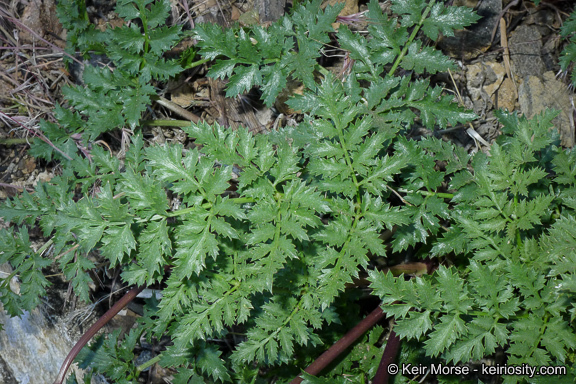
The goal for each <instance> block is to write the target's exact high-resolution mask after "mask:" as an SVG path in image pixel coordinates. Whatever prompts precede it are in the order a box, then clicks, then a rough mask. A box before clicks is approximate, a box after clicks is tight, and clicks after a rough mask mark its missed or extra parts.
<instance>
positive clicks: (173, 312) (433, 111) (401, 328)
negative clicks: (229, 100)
mask: <svg viewBox="0 0 576 384" xmlns="http://www.w3.org/2000/svg"><path fill="white" fill-rule="evenodd" d="M319 5H320V1H319V0H317V1H314V2H312V3H310V4H303V5H299V6H297V7H296V9H295V10H294V11H293V13H292V15H290V16H286V17H284V18H282V19H280V20H279V21H278V22H276V23H274V24H272V25H270V26H269V27H268V28H263V27H254V28H239V27H234V28H229V29H226V30H223V29H222V28H220V27H218V26H214V25H201V26H198V27H197V28H196V29H195V30H194V31H193V36H194V38H195V39H197V40H198V41H199V44H198V45H199V53H200V54H201V55H202V56H203V58H204V60H213V64H212V66H211V69H210V71H209V75H210V76H213V77H219V78H228V79H229V84H228V89H227V94H228V95H229V96H235V95H238V94H240V93H242V92H245V91H247V90H249V89H251V88H252V87H254V86H259V87H260V89H261V90H262V92H263V96H262V97H263V99H264V101H265V103H266V104H268V105H270V104H272V103H273V102H274V100H275V99H276V97H277V96H278V95H279V94H280V92H281V91H282V89H283V88H285V86H286V84H287V82H288V81H289V80H291V79H296V80H299V81H301V82H302V83H303V84H304V86H305V91H304V92H303V94H302V95H295V96H293V97H292V98H291V99H290V100H289V101H288V104H289V105H290V107H292V108H293V109H294V110H298V111H300V112H301V113H302V114H303V121H302V122H301V123H300V124H299V125H298V126H297V127H286V128H283V129H280V130H278V131H275V132H271V133H270V134H266V135H254V134H252V133H250V132H249V131H248V130H247V129H245V128H239V129H237V130H231V129H226V128H225V127H222V126H220V125H218V124H213V125H208V124H206V123H198V124H191V125H190V126H188V127H184V128H183V130H184V132H185V133H186V134H187V135H188V136H189V137H190V138H191V139H193V140H194V142H195V146H194V147H193V148H192V149H188V148H185V147H183V146H181V145H162V146H159V145H156V146H148V147H146V146H145V145H144V140H143V135H142V133H138V132H136V133H135V134H134V136H133V137H132V141H131V144H130V145H129V149H128V150H127V152H126V156H125V159H123V161H122V162H121V161H120V160H119V159H117V158H115V157H113V156H111V155H110V154H109V153H108V152H105V151H104V150H102V149H100V148H98V147H96V146H93V147H92V148H90V152H89V156H87V154H88V153H87V151H86V148H89V147H90V145H91V143H92V140H93V139H96V138H97V137H98V136H99V135H100V134H101V133H103V132H106V131H109V130H112V129H115V128H122V127H130V128H136V127H138V125H139V120H140V118H141V115H142V112H143V111H144V109H145V107H146V106H147V104H148V103H149V102H150V99H151V96H152V95H153V94H154V88H153V83H152V82H153V81H160V80H165V79H167V78H168V77H171V76H174V75H177V74H178V73H179V72H180V71H181V70H182V69H181V67H179V65H178V64H177V62H176V61H168V60H165V59H164V58H163V57H162V53H163V52H164V51H165V50H167V49H168V48H170V47H171V46H172V45H174V44H175V43H176V42H177V41H178V40H179V39H180V38H181V37H182V33H181V32H180V29H179V28H178V27H170V28H168V27H165V26H163V22H164V20H165V19H166V18H167V15H168V10H169V6H168V4H167V3H166V2H164V1H157V2H154V1H148V0H146V1H144V0H142V1H138V0H136V1H128V0H123V1H119V2H118V4H117V12H118V14H119V15H120V16H121V17H123V18H124V19H126V20H128V21H131V23H127V24H126V25H124V26H123V27H120V28H116V29H113V30H109V31H107V32H101V33H102V34H103V35H101V36H100V38H99V39H94V40H92V43H90V40H88V39H87V37H86V36H89V35H90V33H92V32H93V30H92V29H91V27H90V26H87V25H86V24H85V23H84V21H82V20H81V19H82V17H84V16H82V15H84V13H83V12H84V11H82V7H81V4H80V3H78V2H63V3H62V4H61V5H60V7H61V9H62V11H61V14H62V17H63V19H64V20H65V22H66V23H67V25H68V26H69V28H71V29H73V28H75V29H74V31H75V32H74V34H73V36H75V37H74V39H73V40H71V42H72V43H74V44H76V46H77V49H79V50H81V51H87V50H89V49H90V50H97V51H99V52H102V53H105V54H106V55H107V56H108V58H109V59H111V60H112V63H113V66H114V70H113V71H112V70H110V69H109V68H94V67H92V68H87V69H86V71H85V72H84V81H85V86H83V87H81V86H77V87H73V88H69V89H68V90H67V91H66V92H65V96H66V97H67V100H68V103H69V105H70V106H71V107H72V108H71V109H68V108H62V107H58V108H57V110H56V113H57V117H58V123H49V122H44V123H43V124H42V128H43V130H44V132H45V134H46V136H47V137H48V138H49V139H50V140H52V142H54V143H55V144H57V145H59V146H60V148H62V149H63V150H64V152H65V153H67V154H68V155H69V156H70V157H71V158H72V161H68V162H66V163H64V164H63V165H64V171H63V173H62V175H60V176H58V177H56V178H54V179H53V180H51V181H50V182H49V183H40V184H39V185H38V186H37V188H36V190H35V192H34V193H32V194H28V193H24V194H22V195H21V196H19V197H16V198H14V199H11V200H9V201H7V202H6V203H5V204H4V205H3V206H0V216H2V217H3V218H4V220H5V221H6V222H10V223H12V227H11V228H9V229H7V230H3V231H2V232H1V233H0V258H1V261H2V262H8V263H10V265H11V267H12V269H13V272H12V274H11V275H10V276H8V277H3V276H2V277H1V278H0V294H1V296H0V300H1V301H2V303H3V305H4V307H5V308H7V309H8V310H9V312H10V313H11V314H13V315H17V314H19V313H21V311H22V310H29V309H31V308H33V307H34V306H36V305H37V304H38V303H39V300H40V297H41V296H42V295H44V294H45V289H46V286H47V284H48V281H47V280H46V278H45V277H44V276H43V274H42V272H43V269H44V268H46V267H47V266H49V265H51V264H57V268H59V269H60V270H62V272H63V274H64V276H65V277H66V279H67V280H68V281H70V282H71V284H72V287H73V289H74V291H75V292H76V294H77V295H79V296H80V298H82V299H83V300H86V301H88V300H89V299H90V292H89V288H88V287H89V285H88V283H89V274H88V273H87V271H89V270H91V269H93V268H95V265H94V263H95V261H97V262H98V263H103V264H105V265H107V266H110V267H112V268H114V267H116V268H119V269H121V271H122V274H121V276H122V280H123V282H124V283H126V284H131V285H132V284H134V285H150V286H153V287H155V288H158V287H159V289H161V291H162V299H161V300H160V301H159V302H158V303H155V304H154V305H150V306H149V307H147V310H146V312H145V314H144V316H143V318H142V320H141V321H140V323H139V325H138V327H137V328H136V329H134V330H132V331H131V332H130V333H129V334H128V335H127V336H125V338H124V339H123V340H120V337H119V334H118V333H113V334H112V335H109V337H108V339H107V340H106V341H100V342H98V343H96V344H95V345H94V346H93V347H92V348H91V350H88V349H86V350H85V352H84V354H83V356H82V357H81V359H80V360H82V361H84V364H85V365H90V366H91V367H92V368H93V370H94V371H95V372H100V373H103V374H105V375H106V376H107V377H109V378H110V379H111V380H113V381H114V382H136V381H137V380H138V376H139V374H140V368H137V367H135V366H134V362H133V360H134V358H135V356H134V349H135V348H137V345H138V344H139V342H140V339H141V336H142V337H146V338H147V339H148V341H149V342H150V341H152V340H153V339H156V340H158V339H160V338H161V337H166V336H167V337H169V338H170V339H171V342H172V343H171V345H170V347H168V348H167V349H166V350H164V351H162V352H161V356H160V364H162V365H164V366H171V367H175V368H177V369H178V370H179V373H178V374H176V376H175V379H174V382H178V383H200V382H206V383H212V382H269V381H278V382H280V381H288V380H290V379H291V378H292V377H294V376H295V375H297V374H299V373H300V371H301V369H302V368H304V367H305V366H306V365H307V364H309V363H311V362H312V361H313V360H314V359H315V357H317V356H318V355H319V354H320V353H321V351H322V350H324V349H325V348H326V346H328V345H330V344H332V343H334V342H335V341H336V340H338V339H339V338H340V337H342V336H343V335H344V334H345V333H346V332H347V331H348V330H349V329H350V328H351V327H352V326H353V325H354V324H355V323H356V322H357V321H358V320H359V318H358V313H359V311H358V310H354V311H351V310H350V308H352V307H354V305H355V298H357V295H355V294H353V293H354V292H355V291H356V290H355V288H354V284H355V282H356V281H358V279H359V278H361V277H363V276H366V275H368V276H369V280H370V282H371V288H372V290H373V294H374V295H376V296H378V297H379V298H380V299H381V300H382V303H383V307H382V308H383V310H384V311H385V312H386V313H387V314H389V315H393V316H394V317H395V318H396V326H395V331H396V333H397V334H398V335H399V336H400V337H401V338H403V339H405V340H411V341H412V342H413V343H419V345H420V346H421V348H422V350H423V353H421V354H413V355H411V356H410V357H408V358H406V360H404V361H410V362H414V363H416V362H417V361H418V360H419V359H420V361H430V360H426V359H437V360H439V361H444V362H450V363H463V364H466V363H468V362H469V361H470V360H479V359H482V358H484V357H486V356H489V355H492V354H494V353H495V352H496V351H497V350H498V349H501V350H504V352H505V354H506V358H507V361H508V363H509V364H514V365H521V364H530V365H546V364H553V365H558V364H573V363H574V350H575V349H576V338H575V336H574V332H573V328H572V327H571V325H570V324H571V322H572V321H573V320H574V318H575V317H576V308H574V304H573V299H572V298H573V295H574V292H576V280H575V279H574V277H573V272H574V265H576V263H575V262H576V257H575V256H574V247H575V245H576V236H574V234H573V233H572V232H573V231H572V228H573V226H574V223H575V221H576V213H575V212H574V211H575V210H576V200H575V199H576V168H575V166H574V164H576V161H575V160H576V158H575V156H576V155H574V152H568V151H563V150H561V149H559V148H557V147H556V146H555V144H556V141H555V139H554V137H553V136H551V135H550V134H549V133H548V128H549V126H550V121H551V119H552V118H553V115H552V114H544V115H542V116H540V117H538V118H536V119H534V120H531V121H527V120H525V119H519V118H518V117H517V116H515V115H505V114H500V115H499V116H498V117H499V119H500V122H501V123H502V124H503V129H502V131H503V135H502V136H501V137H500V138H499V140H498V142H497V143H494V144H493V145H492V147H491V148H490V151H489V154H484V153H478V154H476V155H474V156H471V155H469V154H468V153H467V152H466V151H465V150H464V149H462V148H459V147H455V146H454V145H452V144H450V143H446V142H444V141H440V140H437V139H432V138H428V139H422V140H419V141H416V140H413V139H410V138H407V137H405V136H403V135H402V133H405V132H407V130H408V129H409V128H411V127H413V126H416V125H417V126H421V127H425V128H429V129H434V128H436V127H446V126H449V125H450V126H454V125H456V124H458V123H464V122H467V121H469V120H471V119H473V118H475V116H474V114H472V113H470V112H467V111H465V110H463V109H461V108H459V107H457V106H456V105H455V104H454V103H453V100H452V99H453V98H452V96H450V95H446V94H445V93H444V92H443V90H442V88H441V87H439V86H435V87H432V86H430V81H429V80H427V79H426V78H425V75H427V74H434V73H437V72H439V71H445V70H447V69H448V68H450V67H451V65H452V62H451V61H450V60H449V59H448V58H446V57H445V56H443V55H442V54H441V53H440V52H439V51H437V50H435V49H434V48H433V47H432V46H428V45H426V44H424V43H423V42H422V40H417V39H416V37H418V36H420V33H421V34H422V35H423V36H425V37H426V38H429V39H431V40H433V41H436V40H437V39H438V38H439V35H440V34H443V35H451V34H452V33H453V30H454V29H456V28H462V27H465V26H467V25H469V24H470V23H472V22H474V21H475V20H477V16H475V15H474V14H473V13H472V12H471V11H469V10H467V9H464V8H458V7H452V6H447V5H446V4H444V3H442V2H437V1H430V2H428V3H427V2H426V1H423V0H419V1H407V0H396V1H393V2H392V7H391V10H392V15H390V17H389V16H388V15H385V14H383V13H382V11H381V9H380V6H379V4H378V3H377V2H376V1H372V2H370V4H369V5H368V9H369V13H368V18H369V20H370V21H371V22H370V23H369V26H368V37H365V36H364V35H360V34H358V33H356V32H353V31H352V30H351V29H349V28H348V27H347V26H345V25H341V26H340V28H339V31H338V32H337V33H336V34H335V37H334V38H335V39H336V41H335V42H333V41H331V34H334V31H333V29H332V23H333V22H335V21H336V17H337V15H338V12H339V7H334V8H331V7H327V8H326V9H324V10H319ZM67 9H68V10H76V11H75V12H76V13H73V12H72V11H70V13H69V15H68V16H65V15H64V13H65V10H67ZM91 31H92V32H91ZM94 33H96V32H94ZM328 43H330V44H336V45H337V46H339V47H340V49H341V50H342V51H344V53H345V60H344V61H345V63H346V68H347V70H346V71H343V73H341V74H340V75H339V77H337V76H335V75H333V74H331V73H330V72H329V71H328V70H326V69H325V68H322V67H321V66H320V65H319V64H318V62H317V59H318V58H319V56H320V54H321V52H322V49H323V47H324V45H325V44H328ZM186 60H188V59H186ZM183 61H185V60H183ZM401 73H402V74H403V75H400V74H401ZM71 134H76V135H75V136H74V137H75V138H76V141H75V140H73V139H72V138H70V137H71V136H70V135H71ZM78 134H82V140H81V141H82V142H81V141H80V140H78V136H79V135H78ZM33 151H34V153H35V154H36V155H38V156H42V157H45V158H49V159H50V158H52V157H54V153H53V152H52V149H51V148H50V147H48V146H46V145H35V147H34V148H33ZM78 152H80V153H78ZM232 187H233V188H232ZM447 189H448V190H447ZM171 197H177V198H178V199H179V201H180V204H179V207H178V208H173V207H172V205H171V204H170V198H171ZM36 224H37V225H39V226H40V228H41V229H42V232H43V235H44V236H46V237H50V245H52V246H53V247H52V248H51V249H50V252H44V251H46V249H48V247H45V249H41V250H38V251H37V252H36V251H34V252H33V251H32V250H31V241H30V239H29V235H28V233H29V231H28V228H29V227H32V226H34V225H36ZM387 231H390V232H389V233H393V236H392V237H391V238H390V239H388V238H389V236H383V234H385V232H387ZM407 251H408V252H410V254H416V255H426V256H430V257H433V258H434V259H435V260H436V261H437V262H438V264H439V265H440V266H439V267H438V268H437V270H436V271H435V272H434V273H433V274H431V275H426V276H422V277H417V278H412V279H408V278H407V277H406V276H400V277H398V276H396V277H395V276H393V275H392V274H391V273H384V272H382V271H378V270H377V269H376V268H375V265H377V263H376V261H377V260H378V259H385V260H386V261H387V262H388V263H389V264H392V263H394V261H393V260H394V257H390V256H393V253H399V255H395V256H396V258H398V256H399V257H400V258H408V259H409V258H410V256H408V253H407ZM15 277H18V278H19V279H20V283H21V285H20V292H19V294H17V293H16V292H14V291H13V290H12V289H11V288H10V282H11V281H12V280H13V278H15ZM382 335H383V329H382V328H380V327H376V328H374V329H373V330H372V331H370V332H369V333H368V335H367V336H365V337H364V338H363V339H362V340H360V341H359V343H358V344H356V345H355V346H353V347H352V348H351V349H350V350H349V351H348V353H347V354H346V355H345V356H344V357H342V359H341V360H340V361H339V362H335V363H334V364H333V365H332V366H331V367H330V369H328V370H327V372H326V373H325V375H324V377H322V378H314V377H312V376H307V377H306V380H307V381H308V382H314V383H315V382H345V381H346V380H348V379H347V377H348V378H353V379H354V380H356V381H357V382H362V381H365V380H368V379H372V377H373V375H374V373H375V371H376V369H377V368H376V367H377V365H378V363H379V358H380V356H381V354H382V349H383V345H382V344H383V337H382ZM403 358H404V357H403ZM348 375H351V376H348ZM523 379H525V378H523V377H519V376H507V377H506V378H505V381H506V383H513V382H519V381H521V380H523ZM404 382H406V381H404Z"/></svg>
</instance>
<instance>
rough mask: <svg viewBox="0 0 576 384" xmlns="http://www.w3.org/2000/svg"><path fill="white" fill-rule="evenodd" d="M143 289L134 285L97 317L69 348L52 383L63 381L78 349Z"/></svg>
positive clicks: (78, 351)
mask: <svg viewBox="0 0 576 384" xmlns="http://www.w3.org/2000/svg"><path fill="white" fill-rule="evenodd" d="M143 289H144V287H136V288H132V289H131V290H130V291H128V292H127V293H126V294H125V295H124V296H122V298H121V299H120V300H118V301H117V302H116V304H114V305H113V306H112V308H110V309H109V310H108V311H107V312H106V313H105V314H104V315H103V316H102V317H101V318H99V319H98V321H97V322H95V323H94V325H92V326H91V327H90V329H88V331H87V332H86V333H85V334H83V335H82V337H81V338H80V340H78V342H77V343H76V345H74V347H73V348H72V349H71V350H70V353H68V356H66V359H64V362H63V363H62V366H61V367H60V372H58V377H57V378H56V380H55V381H54V384H62V383H63V382H64V377H66V372H68V368H70V365H71V364H72V362H73V361H74V359H75V358H76V355H78V353H80V350H82V348H83V347H84V346H85V345H86V344H87V343H88V342H89V341H90V339H92V337H94V335H95V334H96V332H98V331H99V330H100V329H101V328H102V327H103V326H105V325H106V323H108V322H109V321H110V320H111V319H112V318H113V317H114V316H116V314H117V313H118V312H120V310H122V308H124V307H125V306H126V304H128V303H129V302H131V301H132V300H134V298H135V297H136V296H137V295H138V294H139V293H140V292H142V290H143Z"/></svg>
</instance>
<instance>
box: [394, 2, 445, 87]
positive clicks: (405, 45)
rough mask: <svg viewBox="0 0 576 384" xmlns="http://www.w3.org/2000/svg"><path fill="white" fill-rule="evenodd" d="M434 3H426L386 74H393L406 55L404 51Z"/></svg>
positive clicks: (406, 50)
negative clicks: (418, 19) (416, 23)
mask: <svg viewBox="0 0 576 384" xmlns="http://www.w3.org/2000/svg"><path fill="white" fill-rule="evenodd" d="M434 3H436V0H432V1H430V3H429V4H428V6H427V7H426V9H425V10H424V12H422V16H421V17H420V21H419V22H418V25H416V27H414V30H413V31H412V34H411V35H410V37H409V38H408V41H407V42H406V44H404V48H402V51H401V52H400V55H398V57H397V58H396V61H395V62H394V65H392V68H390V71H389V72H388V75H387V76H392V75H394V72H396V69H397V68H398V66H399V65H400V62H401V61H402V59H403V58H404V56H406V52H408V48H409V47H410V44H411V43H412V41H414V39H415V38H416V35H417V34H418V31H420V28H421V27H422V24H423V23H424V20H426V18H427V17H428V13H430V10H431V9H432V6H433V5H434Z"/></svg>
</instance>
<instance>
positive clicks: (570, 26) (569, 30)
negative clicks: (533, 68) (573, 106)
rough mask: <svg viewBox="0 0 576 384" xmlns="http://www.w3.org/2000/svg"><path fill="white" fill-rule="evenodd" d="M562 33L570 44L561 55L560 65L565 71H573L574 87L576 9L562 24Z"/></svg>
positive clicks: (575, 82)
mask: <svg viewBox="0 0 576 384" xmlns="http://www.w3.org/2000/svg"><path fill="white" fill-rule="evenodd" d="M560 35H561V36H562V37H564V38H566V39H567V40H568V44H567V45H566V46H565V47H564V50H563V51H562V54H561V56H560V67H561V68H562V71H564V72H565V73H568V71H570V72H571V74H570V79H571V82H572V87H576V71H574V68H573V67H574V66H573V65H572V63H574V61H576V9H575V10H574V11H572V13H571V14H570V17H569V18H568V20H566V21H565V22H564V24H563V25H562V28H561V29H560Z"/></svg>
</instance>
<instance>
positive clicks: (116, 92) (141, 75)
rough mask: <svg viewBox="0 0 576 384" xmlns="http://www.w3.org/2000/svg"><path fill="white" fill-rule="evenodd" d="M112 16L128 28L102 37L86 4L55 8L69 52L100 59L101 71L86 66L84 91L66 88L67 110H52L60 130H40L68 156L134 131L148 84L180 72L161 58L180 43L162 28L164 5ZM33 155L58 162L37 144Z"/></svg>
mask: <svg viewBox="0 0 576 384" xmlns="http://www.w3.org/2000/svg"><path fill="white" fill-rule="evenodd" d="M116 12H117V13H118V14H119V15H120V16H121V17H123V18H124V19H125V20H126V21H130V24H128V23H126V24H124V25H122V26H121V27H116V28H109V29H107V30H105V31H104V32H101V31H98V30H96V29H95V28H94V26H93V25H92V24H89V22H88V16H87V13H86V6H85V2H84V1H81V0H64V1H61V2H59V3H58V15H59V17H60V18H61V20H62V23H63V26H64V27H65V28H67V29H68V34H67V37H68V50H70V49H73V50H78V51H80V53H82V55H83V56H84V57H85V58H95V56H94V55H95V54H99V55H102V56H100V57H101V59H100V65H98V64H97V60H90V62H91V63H94V64H88V63H86V64H85V65H84V69H83V75H82V82H83V83H84V86H71V87H66V88H64V91H63V92H64V96H65V97H66V100H67V102H68V107H66V108H63V107H61V106H57V107H56V114H55V115H56V118H57V119H58V121H59V124H58V125H57V124H54V123H50V122H43V123H42V124H41V125H40V128H41V129H42V130H43V132H44V133H45V134H46V135H47V136H48V137H50V138H51V141H52V143H53V144H54V145H56V146H58V147H59V148H61V149H63V150H64V152H65V153H67V154H68V155H72V154H73V153H75V152H77V148H81V147H82V146H84V147H87V146H88V145H87V143H88V142H90V141H94V140H95V139H96V138H97V137H98V136H99V135H100V134H102V133H104V132H108V131H111V130H114V129H118V128H129V129H134V128H135V127H136V126H138V124H139V121H140V118H141V115H142V113H143V112H144V111H145V110H146V106H147V105H148V104H150V100H151V98H152V97H153V96H155V94H156V92H155V89H154V86H153V84H152V81H157V80H167V79H168V78H170V77H173V76H176V75H177V74H179V73H180V72H181V71H182V67H181V66H180V65H179V63H178V61H177V60H175V59H171V60H167V59H165V58H163V57H162V54H163V53H164V52H165V51H167V50H168V49H170V48H171V47H173V46H174V45H176V43H178V42H179V41H180V40H181V38H182V37H183V33H182V32H181V27H180V26H173V27H166V26H163V24H164V23H165V21H166V18H167V17H168V15H169V12H170V5H169V3H168V2H167V1H163V0H162V1H156V2H152V1H150V0H134V1H132V0H125V1H118V2H117V4H116ZM70 53H72V54H74V52H73V51H70ZM104 64H106V65H104ZM95 65H96V66H95ZM73 137H75V139H73ZM31 153H32V154H33V155H34V156H38V157H43V158H45V159H47V160H50V159H52V158H53V157H56V158H59V159H61V158H62V157H61V155H59V154H58V153H56V152H54V149H53V148H52V146H50V145H49V144H47V143H45V142H42V141H40V140H39V139H36V140H35V141H34V145H33V146H32V148H31Z"/></svg>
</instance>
